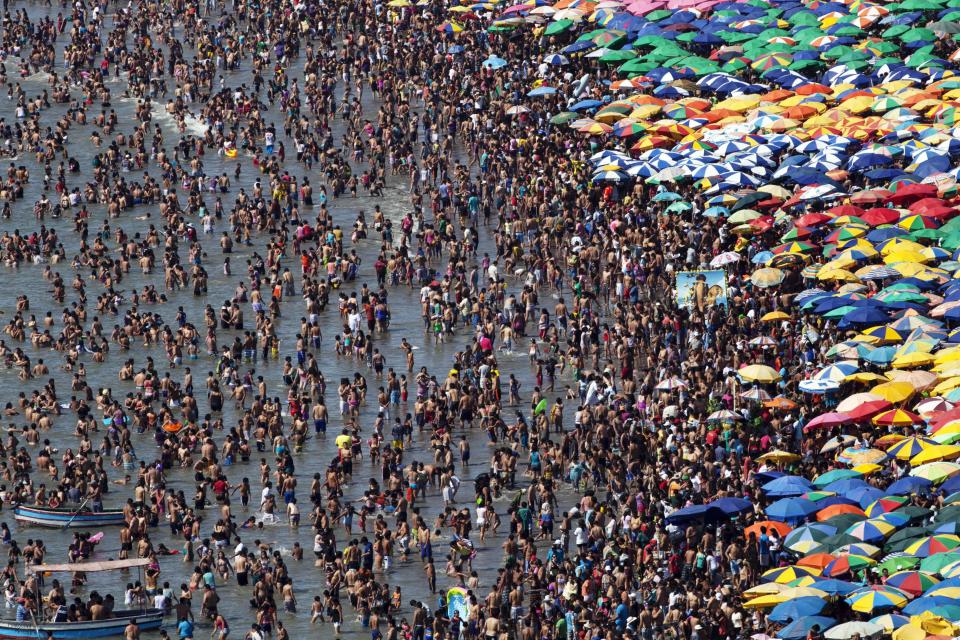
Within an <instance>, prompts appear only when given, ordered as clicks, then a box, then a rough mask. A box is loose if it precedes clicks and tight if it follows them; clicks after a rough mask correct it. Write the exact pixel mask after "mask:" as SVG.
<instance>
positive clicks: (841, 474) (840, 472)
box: [813, 469, 863, 487]
mask: <svg viewBox="0 0 960 640" xmlns="http://www.w3.org/2000/svg"><path fill="white" fill-rule="evenodd" d="M860 477H863V474H862V473H858V472H856V471H853V470H852V469H831V470H830V471H827V472H826V473H823V474H820V475H819V476H817V477H816V479H814V481H813V486H815V487H825V486H827V485H828V484H830V483H832V482H836V481H837V480H844V479H848V478H860Z"/></svg>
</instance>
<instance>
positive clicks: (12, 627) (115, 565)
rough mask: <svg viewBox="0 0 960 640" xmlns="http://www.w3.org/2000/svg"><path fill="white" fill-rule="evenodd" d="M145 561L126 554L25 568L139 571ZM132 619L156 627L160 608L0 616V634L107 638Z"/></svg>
mask: <svg viewBox="0 0 960 640" xmlns="http://www.w3.org/2000/svg"><path fill="white" fill-rule="evenodd" d="M149 564H150V560H149V559H148V558H130V559H128V560H106V561H103V562H73V563H68V564H39V565H30V566H28V567H27V570H28V571H31V572H33V573H38V574H43V573H53V572H71V573H73V572H78V571H83V572H85V573H86V572H92V571H113V570H117V569H131V568H136V569H137V571H138V572H139V571H140V570H141V569H142V568H143V567H145V566H147V565H149ZM133 621H136V623H137V626H138V627H140V630H141V631H148V630H151V629H159V628H160V626H161V625H162V624H163V610H162V609H146V608H144V609H138V610H133V609H125V610H119V611H114V612H113V617H112V618H109V619H106V620H84V621H81V622H43V621H39V620H33V619H31V620H25V621H22V622H17V621H16V620H9V619H7V620H4V619H0V638H15V639H16V640H47V639H48V638H54V639H55V640H68V639H70V640H76V639H80V640H83V639H85V638H109V637H114V636H122V635H124V630H125V629H126V628H127V625H128V624H130V623H131V622H133Z"/></svg>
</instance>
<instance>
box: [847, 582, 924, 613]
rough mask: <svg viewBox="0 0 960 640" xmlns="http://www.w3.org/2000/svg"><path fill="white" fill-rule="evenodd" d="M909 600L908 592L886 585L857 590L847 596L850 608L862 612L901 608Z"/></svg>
mask: <svg viewBox="0 0 960 640" xmlns="http://www.w3.org/2000/svg"><path fill="white" fill-rule="evenodd" d="M908 601H909V597H908V596H907V594H906V593H904V592H902V591H900V590H899V589H895V588H893V587H887V586H885V585H882V586H876V587H874V588H865V589H862V590H859V591H855V592H853V593H851V594H850V595H849V596H847V597H846V602H847V604H849V605H850V608H851V609H853V610H854V611H857V612H860V613H874V612H877V611H886V610H889V609H899V608H901V607H903V606H904V605H905V604H907V602H908Z"/></svg>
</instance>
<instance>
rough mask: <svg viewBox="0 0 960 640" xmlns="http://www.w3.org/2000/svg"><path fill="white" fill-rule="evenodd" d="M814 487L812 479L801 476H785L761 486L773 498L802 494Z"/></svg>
mask: <svg viewBox="0 0 960 640" xmlns="http://www.w3.org/2000/svg"><path fill="white" fill-rule="evenodd" d="M812 488H813V485H812V484H811V483H810V481H809V480H807V479H806V478H802V477H800V476H783V477H781V478H777V479H776V480H771V481H770V482H767V483H766V484H764V485H763V486H762V487H761V489H763V492H764V493H766V494H767V495H768V496H770V497H772V498H779V497H792V496H801V495H803V494H804V493H806V492H808V491H810V490H811V489H812Z"/></svg>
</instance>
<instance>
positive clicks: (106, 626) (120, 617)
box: [0, 609, 163, 640]
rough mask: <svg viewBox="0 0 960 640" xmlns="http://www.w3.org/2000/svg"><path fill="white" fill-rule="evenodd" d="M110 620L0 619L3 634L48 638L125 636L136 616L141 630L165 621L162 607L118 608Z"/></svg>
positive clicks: (24, 639) (21, 638) (27, 639)
mask: <svg viewBox="0 0 960 640" xmlns="http://www.w3.org/2000/svg"><path fill="white" fill-rule="evenodd" d="M114 616H115V617H113V618H110V619H109V620H87V621H84V622H41V623H39V624H37V625H34V624H33V622H15V621H12V620H0V638H10V639H18V640H38V639H39V640H46V639H47V637H48V634H53V638H54V639H55V640H61V639H63V640H66V639H68V638H69V639H78V638H79V639H83V638H110V637H115V636H122V635H123V631H124V629H126V627H127V625H128V624H129V623H130V620H136V621H137V626H138V627H140V630H141V631H149V630H151V629H159V628H160V626H161V625H162V624H163V611H161V610H160V609H146V610H145V611H142V612H141V611H116V612H114Z"/></svg>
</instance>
